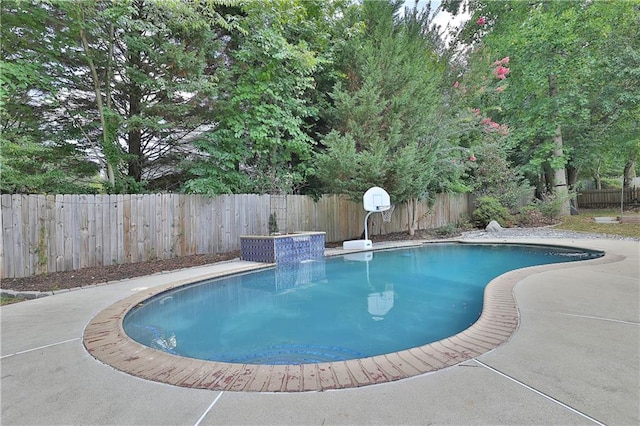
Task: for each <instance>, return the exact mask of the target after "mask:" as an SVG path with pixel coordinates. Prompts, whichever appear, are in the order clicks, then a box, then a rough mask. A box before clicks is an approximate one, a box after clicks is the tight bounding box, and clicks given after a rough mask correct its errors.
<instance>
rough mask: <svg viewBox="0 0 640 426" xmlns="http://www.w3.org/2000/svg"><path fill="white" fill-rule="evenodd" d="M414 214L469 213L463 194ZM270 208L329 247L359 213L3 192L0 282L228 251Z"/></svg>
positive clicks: (282, 199) (261, 224)
mask: <svg viewBox="0 0 640 426" xmlns="http://www.w3.org/2000/svg"><path fill="white" fill-rule="evenodd" d="M417 210H418V211H417V214H416V217H417V218H418V219H419V220H418V224H417V227H418V229H429V228H435V227H439V226H444V225H447V224H449V223H456V222H458V221H459V220H460V219H461V218H462V217H463V216H466V215H468V213H469V207H468V202H467V196H466V195H448V194H441V195H438V197H437V199H436V202H435V204H434V205H433V206H431V207H429V206H428V205H427V203H426V202H423V203H420V204H419V205H418V207H417ZM273 212H275V213H276V216H277V218H278V226H279V230H280V232H282V233H284V232H295V231H325V232H326V241H327V242H333V241H343V240H347V239H351V238H357V237H359V236H360V234H361V232H362V230H363V229H362V226H363V225H362V223H363V220H364V216H365V212H364V210H363V209H362V205H361V203H354V202H352V201H349V200H348V199H346V198H345V197H343V196H339V195H326V196H323V197H322V198H321V199H320V200H318V201H317V202H314V201H313V199H311V198H310V197H307V196H302V195H287V196H270V195H254V194H239V195H221V196H218V197H214V198H210V197H205V196H201V195H185V194H148V195H147V194H145V195H47V196H45V195H10V194H3V195H2V215H1V217H0V220H1V227H2V240H1V243H2V244H1V245H0V266H1V270H0V277H1V278H14V277H25V276H30V275H34V274H41V273H51V272H60V271H70V270H76V269H80V268H85V267H91V266H102V265H113V264H122V263H133V262H141V261H147V260H153V259H168V258H172V257H177V256H188V255H193V254H206V253H223V252H229V251H235V250H239V249H240V236H241V235H267V234H268V232H269V228H268V226H269V216H270V214H271V213H273ZM372 220H373V226H372V229H371V235H378V234H381V233H390V232H399V231H406V230H407V222H408V219H407V210H406V205H401V206H397V207H396V210H395V211H394V213H393V216H392V220H391V222H390V223H382V217H381V215H373V217H372Z"/></svg>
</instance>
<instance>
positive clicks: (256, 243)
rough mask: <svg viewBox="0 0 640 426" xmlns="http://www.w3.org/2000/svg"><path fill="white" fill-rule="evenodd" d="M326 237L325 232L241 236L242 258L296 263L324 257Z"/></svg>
mask: <svg viewBox="0 0 640 426" xmlns="http://www.w3.org/2000/svg"><path fill="white" fill-rule="evenodd" d="M324 239H325V233H324V232H295V233H291V234H284V235H246V236H241V237H240V250H241V253H242V254H241V258H242V260H249V261H252V262H265V263H296V262H301V261H303V260H311V259H317V258H322V257H323V256H324Z"/></svg>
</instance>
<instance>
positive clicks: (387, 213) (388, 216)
mask: <svg viewBox="0 0 640 426" xmlns="http://www.w3.org/2000/svg"><path fill="white" fill-rule="evenodd" d="M395 208H396V205H395V204H392V205H391V207H389V209H387V210H385V211H383V212H380V213H381V214H382V221H383V222H391V215H392V214H393V211H394V210H395Z"/></svg>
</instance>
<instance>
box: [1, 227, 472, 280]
mask: <svg viewBox="0 0 640 426" xmlns="http://www.w3.org/2000/svg"><path fill="white" fill-rule="evenodd" d="M457 235H460V234H459V233H456V234H447V233H444V232H442V231H438V230H427V231H416V234H415V235H413V236H409V234H407V233H406V232H398V233H393V234H386V235H378V236H371V237H370V238H371V240H373V241H374V242H380V241H399V240H409V239H436V238H450V237H454V236H457ZM326 247H328V248H333V247H342V242H334V243H327V244H326ZM239 257H240V252H239V251H233V252H229V253H218V254H200V255H194V256H184V257H176V258H173V259H163V260H152V261H148V262H138V263H126V264H120V265H109V266H96V267H90V268H83V269H79V270H76V271H65V272H54V273H50V274H41V275H34V276H30V277H23V278H6V279H3V280H2V289H4V290H15V291H41V292H48V291H55V290H63V289H69V288H76V287H85V286H89V285H94V284H102V283H106V282H109V281H118V280H123V279H127V278H135V277H140V276H144V275H151V274H155V273H158V272H162V271H172V270H176V269H183V268H191V267H194V266H203V265H209V264H211V263H216V262H222V261H225V260H231V259H236V258H239Z"/></svg>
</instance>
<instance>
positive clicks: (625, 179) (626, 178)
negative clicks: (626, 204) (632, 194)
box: [622, 160, 636, 189]
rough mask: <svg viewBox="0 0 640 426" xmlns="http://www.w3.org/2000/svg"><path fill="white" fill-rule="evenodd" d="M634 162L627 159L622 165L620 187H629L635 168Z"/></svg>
mask: <svg viewBox="0 0 640 426" xmlns="http://www.w3.org/2000/svg"><path fill="white" fill-rule="evenodd" d="M635 165H636V162H635V161H633V160H629V161H627V163H626V164H625V165H624V173H623V174H622V187H623V188H624V189H629V187H631V179H632V178H633V176H632V175H633V173H632V171H633V170H634V169H635Z"/></svg>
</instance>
